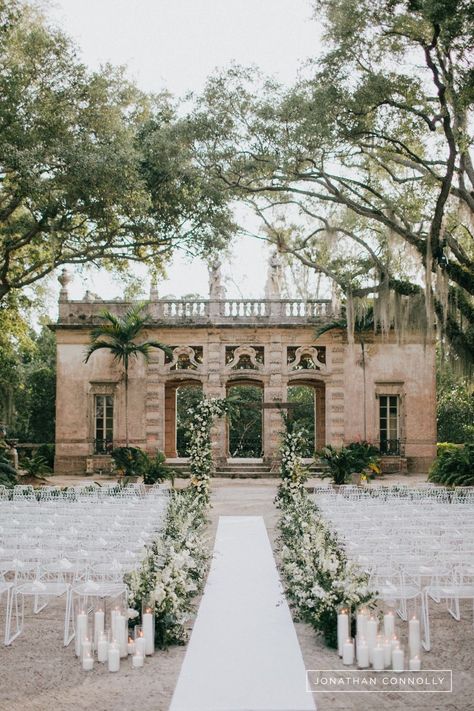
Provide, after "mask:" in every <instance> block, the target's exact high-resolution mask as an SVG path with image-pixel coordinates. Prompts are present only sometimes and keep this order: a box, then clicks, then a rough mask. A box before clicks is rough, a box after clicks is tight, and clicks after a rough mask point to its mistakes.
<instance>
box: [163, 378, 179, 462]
mask: <svg viewBox="0 0 474 711" xmlns="http://www.w3.org/2000/svg"><path fill="white" fill-rule="evenodd" d="M176 390H177V386H176V385H168V387H165V454H166V456H167V457H170V458H175V457H177V456H178V453H177V451H176Z"/></svg>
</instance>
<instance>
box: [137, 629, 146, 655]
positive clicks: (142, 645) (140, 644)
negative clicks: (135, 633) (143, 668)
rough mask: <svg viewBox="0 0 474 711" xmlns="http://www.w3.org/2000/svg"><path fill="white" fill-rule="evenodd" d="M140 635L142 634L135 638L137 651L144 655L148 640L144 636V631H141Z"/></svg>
mask: <svg viewBox="0 0 474 711" xmlns="http://www.w3.org/2000/svg"><path fill="white" fill-rule="evenodd" d="M140 635H141V636H140V637H137V638H136V640H135V653H136V654H141V655H142V656H143V657H144V656H145V650H146V640H145V637H143V632H140Z"/></svg>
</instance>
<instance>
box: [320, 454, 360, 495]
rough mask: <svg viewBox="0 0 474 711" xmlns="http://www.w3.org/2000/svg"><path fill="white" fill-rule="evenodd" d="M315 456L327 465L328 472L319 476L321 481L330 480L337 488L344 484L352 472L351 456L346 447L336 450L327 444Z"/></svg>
mask: <svg viewBox="0 0 474 711" xmlns="http://www.w3.org/2000/svg"><path fill="white" fill-rule="evenodd" d="M316 456H317V457H319V458H320V459H321V460H322V461H323V462H325V463H326V464H327V465H328V470H327V471H326V472H323V473H322V474H321V477H322V478H323V479H326V478H328V477H329V478H331V479H332V483H333V486H336V487H339V486H341V484H346V483H347V482H348V481H349V479H350V476H351V473H352V471H353V454H352V451H351V450H350V449H348V448H347V447H341V448H340V449H337V448H336V447H333V446H332V445H330V444H328V445H326V447H323V449H321V450H320V451H319V452H316Z"/></svg>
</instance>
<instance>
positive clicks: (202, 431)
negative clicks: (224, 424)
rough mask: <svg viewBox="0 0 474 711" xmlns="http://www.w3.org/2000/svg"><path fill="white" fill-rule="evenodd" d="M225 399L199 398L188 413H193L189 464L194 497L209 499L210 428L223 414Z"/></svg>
mask: <svg viewBox="0 0 474 711" xmlns="http://www.w3.org/2000/svg"><path fill="white" fill-rule="evenodd" d="M227 409H228V404H227V401H226V400H224V399H219V398H205V399H204V400H201V401H200V402H199V403H198V404H197V405H196V406H195V407H194V408H193V409H192V410H189V414H191V415H193V419H192V421H191V425H190V428H189V445H188V454H189V466H190V469H191V489H192V491H193V493H194V496H195V497H196V498H199V499H202V500H204V501H206V502H207V501H208V500H209V481H210V479H211V476H212V475H213V473H214V462H213V459H212V443H211V428H212V425H213V423H214V420H215V419H216V418H218V417H222V416H223V415H225V413H226V412H227Z"/></svg>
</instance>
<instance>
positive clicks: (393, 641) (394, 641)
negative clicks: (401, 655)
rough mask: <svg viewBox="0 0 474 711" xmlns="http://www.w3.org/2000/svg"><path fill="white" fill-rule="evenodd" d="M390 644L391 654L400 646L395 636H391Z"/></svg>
mask: <svg viewBox="0 0 474 711" xmlns="http://www.w3.org/2000/svg"><path fill="white" fill-rule="evenodd" d="M390 643H391V645H392V652H393V650H394V649H397V647H399V646H400V640H399V639H398V637H397V635H396V634H394V635H392V639H391V640H390Z"/></svg>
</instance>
